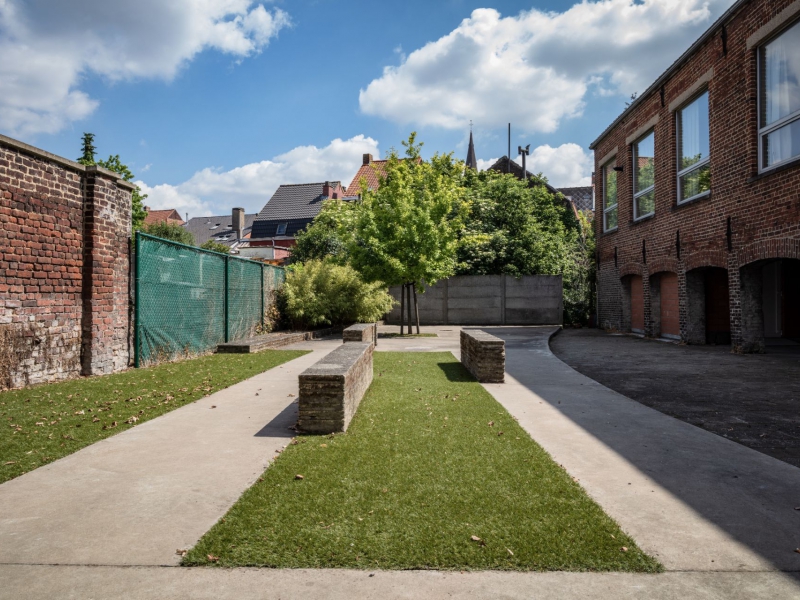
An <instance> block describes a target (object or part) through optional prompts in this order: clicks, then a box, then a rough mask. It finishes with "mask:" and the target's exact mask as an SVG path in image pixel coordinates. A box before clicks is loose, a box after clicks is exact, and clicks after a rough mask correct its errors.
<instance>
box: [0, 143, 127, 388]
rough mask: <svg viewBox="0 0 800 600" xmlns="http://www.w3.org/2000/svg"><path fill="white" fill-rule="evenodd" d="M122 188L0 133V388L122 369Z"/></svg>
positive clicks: (99, 172) (97, 172)
mask: <svg viewBox="0 0 800 600" xmlns="http://www.w3.org/2000/svg"><path fill="white" fill-rule="evenodd" d="M131 189H132V186H131V185H130V184H127V183H125V182H123V181H119V180H118V176H117V175H116V174H114V173H111V172H109V171H105V170H103V169H97V168H94V169H90V170H89V171H88V172H87V169H86V168H85V167H83V166H82V165H79V164H77V163H74V162H72V161H69V160H67V159H64V158H61V157H58V156H55V155H52V154H49V153H47V152H44V151H42V150H39V149H37V148H33V147H31V146H27V145H26V144H23V143H21V142H17V141H16V140H12V139H10V138H6V137H4V136H0V388H2V387H19V386H23V385H28V384H34V383H41V382H46V381H56V380H60V379H67V378H70V377H75V376H77V375H80V374H81V373H84V374H95V373H107V372H111V371H114V370H119V369H122V368H125V367H127V365H128V344H127V339H128V338H127V336H128V288H127V285H128V277H129V269H128V244H129V241H128V239H129V237H130V202H131V196H130V194H131Z"/></svg>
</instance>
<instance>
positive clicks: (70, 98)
mask: <svg viewBox="0 0 800 600" xmlns="http://www.w3.org/2000/svg"><path fill="white" fill-rule="evenodd" d="M289 24H290V20H289V16H288V15H287V14H286V13H285V12H283V11H282V10H280V9H277V8H275V9H272V10H270V11H268V10H267V9H265V8H264V6H263V5H261V4H257V5H255V6H254V2H253V0H169V1H166V2H165V1H164V0H118V1H116V2H108V1H107V0H71V1H70V2H65V1H64V0H0V56H2V57H3V60H2V61H0V130H3V131H4V132H8V133H11V134H12V135H18V136H24V135H32V134H35V133H40V132H41V133H54V132H56V131H58V130H59V129H61V128H62V127H64V126H65V125H66V124H67V123H69V122H71V121H76V120H80V119H83V118H85V117H87V116H88V115H90V114H91V113H92V111H94V110H95V108H97V105H98V102H97V100H94V99H92V98H90V97H89V96H88V95H87V94H86V92H84V91H82V90H81V89H80V85H81V82H82V79H83V77H84V76H86V75H88V74H94V75H99V76H101V77H103V78H105V79H106V80H108V81H110V82H114V81H122V80H133V79H138V78H160V79H163V80H167V81H168V80H170V79H172V78H173V77H174V76H175V75H176V73H177V72H178V71H179V69H180V68H181V67H182V66H184V65H185V64H186V63H187V62H188V61H190V60H191V59H192V58H193V57H194V56H195V55H196V54H197V53H199V52H202V51H203V50H205V49H214V50H218V51H220V52H223V53H226V54H230V55H232V56H234V57H236V58H238V59H241V58H244V57H247V56H252V55H254V54H257V53H259V52H260V51H261V50H263V49H264V48H265V47H266V46H267V45H268V44H269V42H270V40H271V39H272V38H273V37H275V36H276V35H277V34H278V32H279V31H280V30H281V29H282V28H284V27H287V26H288V25H289Z"/></svg>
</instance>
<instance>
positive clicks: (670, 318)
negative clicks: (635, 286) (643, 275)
mask: <svg viewBox="0 0 800 600" xmlns="http://www.w3.org/2000/svg"><path fill="white" fill-rule="evenodd" d="M678 288H679V284H678V274H677V273H676V272H674V271H661V272H658V273H653V274H652V275H650V323H651V325H650V327H651V330H652V335H653V336H655V337H665V338H670V339H675V340H679V339H680V338H681V324H680V301H679V297H680V295H679V291H678Z"/></svg>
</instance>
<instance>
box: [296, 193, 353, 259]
mask: <svg viewBox="0 0 800 600" xmlns="http://www.w3.org/2000/svg"><path fill="white" fill-rule="evenodd" d="M358 208H359V205H358V204H357V203H356V202H355V201H347V202H345V201H344V200H326V201H325V202H323V203H322V210H320V212H319V214H317V216H316V217H315V218H314V221H313V222H312V223H311V224H310V225H308V227H306V228H305V229H304V230H303V231H301V232H299V233H298V234H297V245H296V246H295V247H294V248H293V249H292V262H293V263H304V262H307V261H309V260H323V259H331V260H334V261H335V262H337V263H338V264H346V263H347V262H348V258H349V254H348V246H349V244H350V242H351V241H352V237H353V228H354V223H355V219H356V213H357V210H358Z"/></svg>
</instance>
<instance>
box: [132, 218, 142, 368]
mask: <svg viewBox="0 0 800 600" xmlns="http://www.w3.org/2000/svg"><path fill="white" fill-rule="evenodd" d="M135 240H136V247H135V248H134V250H135V252H134V257H135V261H136V262H135V264H134V275H133V276H134V283H133V302H134V304H133V368H134V369H138V368H139V328H140V327H141V322H140V321H139V304H140V302H141V296H140V295H139V261H140V257H141V255H142V237H141V235H140V234H139V232H138V231H137V232H136V237H135Z"/></svg>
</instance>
